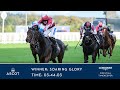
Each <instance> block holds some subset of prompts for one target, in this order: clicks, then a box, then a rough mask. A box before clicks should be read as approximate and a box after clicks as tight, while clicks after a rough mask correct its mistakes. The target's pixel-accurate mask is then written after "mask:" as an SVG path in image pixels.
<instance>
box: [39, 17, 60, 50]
mask: <svg viewBox="0 0 120 90" xmlns="http://www.w3.org/2000/svg"><path fill="white" fill-rule="evenodd" d="M38 24H39V31H40V32H43V34H44V36H45V37H49V39H50V40H51V41H52V42H53V44H54V48H55V49H54V50H55V52H56V51H57V48H58V45H57V42H56V39H55V32H56V27H55V22H54V20H53V18H52V17H49V16H47V15H43V16H42V18H41V19H40V20H39V21H38ZM49 33H50V35H49Z"/></svg>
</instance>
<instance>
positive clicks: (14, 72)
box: [6, 68, 19, 75]
mask: <svg viewBox="0 0 120 90" xmlns="http://www.w3.org/2000/svg"><path fill="white" fill-rule="evenodd" d="M6 75H19V72H16V71H15V68H11V71H10V72H7V73H6Z"/></svg>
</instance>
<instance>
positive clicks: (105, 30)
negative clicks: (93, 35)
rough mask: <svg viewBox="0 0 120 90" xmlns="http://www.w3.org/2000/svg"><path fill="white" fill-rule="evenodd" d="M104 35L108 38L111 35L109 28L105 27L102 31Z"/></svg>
mask: <svg viewBox="0 0 120 90" xmlns="http://www.w3.org/2000/svg"><path fill="white" fill-rule="evenodd" d="M102 34H103V37H106V36H108V35H109V33H108V28H107V27H103V29H102Z"/></svg>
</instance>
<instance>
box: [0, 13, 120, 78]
mask: <svg viewBox="0 0 120 90" xmlns="http://www.w3.org/2000/svg"><path fill="white" fill-rule="evenodd" d="M0 14H1V19H0V21H1V23H0V67H2V66H3V67H5V66H6V67H5V68H6V69H5V68H4V69H5V72H4V73H1V74H0V75H3V76H4V75H5V76H6V77H8V78H9V77H10V78H13V77H12V76H14V77H16V78H22V76H23V77H24V74H25V76H28V77H30V78H45V77H48V78H49V77H50V78H51V76H52V77H53V76H54V77H55V76H56V77H57V78H58V77H59V78H60V77H61V78H67V77H66V75H68V74H69V73H71V74H72V75H73V76H74V74H77V73H78V74H80V75H81V77H80V76H78V77H77V76H76V79H77V78H87V76H86V75H83V74H85V73H86V74H87V73H88V72H89V73H90V71H91V70H92V66H93V67H95V68H94V70H92V71H93V73H90V74H91V75H93V74H94V75H95V77H96V78H98V77H99V78H100V79H101V78H115V77H116V75H115V73H116V72H111V71H114V70H115V68H116V66H115V64H116V65H119V63H120V60H119V59H120V55H119V52H120V40H119V39H120V11H0ZM112 64H114V66H113V67H112V66H110V65H112ZM1 65H2V66H1ZM4 65H5V66H4ZM9 65H10V66H9ZM11 65H15V66H14V67H13V66H11ZM27 65H28V66H27ZM29 65H31V66H29ZM54 65H55V67H54ZM89 65H90V66H89ZM107 65H109V66H107ZM85 66H88V67H89V69H88V72H85V71H86V70H87V69H86V68H88V67H85ZM23 67H25V68H23ZM52 67H53V68H52ZM108 67H111V68H108ZM16 68H17V71H16ZM21 68H23V69H21ZM2 69H3V68H2ZM108 69H109V70H111V71H109V70H108ZM24 70H26V72H25V71H24ZM84 70H85V71H84ZM89 70H90V71H89ZM101 70H102V71H101ZM22 71H23V72H24V73H22ZM94 71H95V73H94ZM98 71H99V72H98ZM6 72H7V73H6ZM63 72H65V73H66V74H65V73H64V74H63ZM82 75H83V77H82ZM94 75H93V76H94ZM3 78H4V77H3ZM24 78H25V77H24ZM68 78H72V76H68ZM88 78H94V77H88ZM117 78H119V76H117Z"/></svg>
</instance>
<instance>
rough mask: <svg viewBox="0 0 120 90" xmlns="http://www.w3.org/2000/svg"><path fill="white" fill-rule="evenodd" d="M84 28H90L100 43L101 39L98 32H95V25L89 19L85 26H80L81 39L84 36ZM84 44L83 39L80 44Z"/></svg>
mask: <svg viewBox="0 0 120 90" xmlns="http://www.w3.org/2000/svg"><path fill="white" fill-rule="evenodd" d="M83 30H85V31H86V30H89V31H90V32H91V33H92V34H94V37H95V39H96V41H97V43H98V44H100V41H99V37H98V36H97V32H95V30H94V26H93V25H92V24H91V23H90V22H89V21H88V22H85V24H83V26H82V27H81V28H80V39H81V38H82V34H83ZM82 45H83V40H82V43H81V44H80V46H82Z"/></svg>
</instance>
